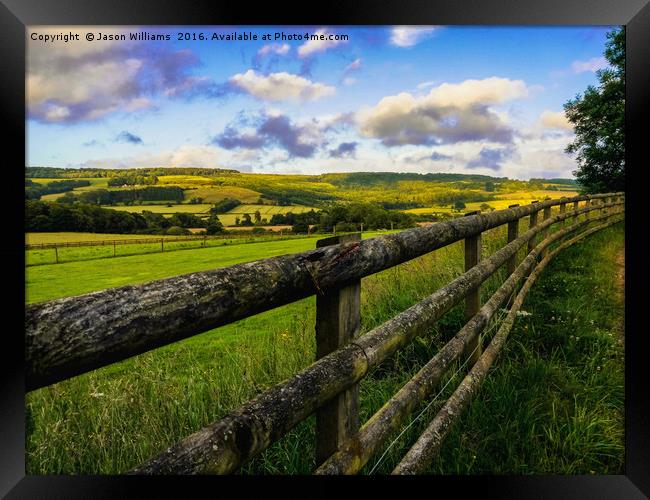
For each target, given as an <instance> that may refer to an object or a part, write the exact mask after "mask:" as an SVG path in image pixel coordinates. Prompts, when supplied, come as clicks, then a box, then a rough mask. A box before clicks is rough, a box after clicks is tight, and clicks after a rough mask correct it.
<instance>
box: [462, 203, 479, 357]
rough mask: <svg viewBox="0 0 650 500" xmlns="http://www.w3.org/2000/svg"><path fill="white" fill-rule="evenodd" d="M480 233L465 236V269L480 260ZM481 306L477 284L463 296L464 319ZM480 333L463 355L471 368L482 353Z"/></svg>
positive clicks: (470, 316) (468, 213)
mask: <svg viewBox="0 0 650 500" xmlns="http://www.w3.org/2000/svg"><path fill="white" fill-rule="evenodd" d="M480 213H481V211H480V210H476V211H473V212H467V213H466V214H465V217H469V216H471V215H478V214H480ZM481 247H482V245H481V233H479V234H477V235H476V236H470V237H469V238H465V271H466V272H467V271H469V270H470V269H471V268H472V267H474V266H475V265H476V264H478V263H479V262H480V260H481V249H482V248H481ZM480 308H481V286H480V285H479V286H477V287H476V288H475V289H474V290H472V291H471V292H470V293H469V295H467V297H466V298H465V321H469V320H470V319H471V318H472V317H473V316H474V315H475V314H476V313H477V312H478V311H479V309H480ZM482 351H483V349H482V344H481V335H480V334H479V335H477V336H476V338H475V339H474V340H473V341H472V342H470V344H468V346H467V348H466V349H465V356H470V361H469V365H468V366H469V367H470V368H471V367H472V366H474V364H475V363H476V362H477V361H478V359H479V358H480V357H481V354H482Z"/></svg>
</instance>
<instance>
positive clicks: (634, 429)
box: [0, 0, 650, 499]
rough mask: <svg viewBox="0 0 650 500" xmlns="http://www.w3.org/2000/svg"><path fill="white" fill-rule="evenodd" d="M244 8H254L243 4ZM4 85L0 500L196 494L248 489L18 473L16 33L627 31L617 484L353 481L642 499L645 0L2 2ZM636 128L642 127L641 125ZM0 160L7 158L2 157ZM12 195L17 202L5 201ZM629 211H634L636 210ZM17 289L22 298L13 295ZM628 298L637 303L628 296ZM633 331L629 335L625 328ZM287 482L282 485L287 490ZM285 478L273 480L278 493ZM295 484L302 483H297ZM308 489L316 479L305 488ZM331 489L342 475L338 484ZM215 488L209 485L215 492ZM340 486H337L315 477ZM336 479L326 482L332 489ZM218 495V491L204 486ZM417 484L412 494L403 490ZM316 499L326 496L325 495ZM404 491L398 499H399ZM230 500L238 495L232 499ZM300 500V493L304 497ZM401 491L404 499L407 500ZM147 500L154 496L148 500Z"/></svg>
mask: <svg viewBox="0 0 650 500" xmlns="http://www.w3.org/2000/svg"><path fill="white" fill-rule="evenodd" d="M253 5H254V6H253ZM0 12H1V13H0V19H1V21H0V22H1V24H0V27H1V28H0V36H1V37H2V43H1V44H0V47H1V50H2V58H1V59H0V61H2V63H3V64H2V65H3V78H2V85H1V86H0V88H1V89H2V90H0V94H1V96H2V97H1V98H2V105H1V109H2V113H3V115H4V116H3V118H4V119H3V121H4V125H5V127H6V128H5V130H6V131H5V132H4V137H5V141H3V142H4V152H5V155H4V158H5V165H4V167H5V168H4V171H3V175H6V176H8V177H9V182H10V185H11V187H10V188H9V189H8V191H10V192H11V194H6V195H5V198H6V199H7V203H6V204H5V211H4V214H6V217H3V219H6V220H5V231H6V233H5V234H9V233H11V237H8V238H5V241H4V243H3V245H0V252H2V254H3V257H4V258H3V260H2V262H3V263H4V264H5V269H6V268H8V269H9V270H10V271H12V272H10V273H9V278H8V280H9V283H7V284H6V285H5V287H4V288H5V290H6V291H9V293H7V294H5V300H4V305H5V308H6V309H5V311H6V312H5V314H6V315H8V316H9V318H10V321H9V322H6V321H5V323H4V324H5V325H6V327H5V330H4V332H5V335H4V336H3V339H2V340H3V343H4V346H3V349H0V351H2V354H3V360H2V363H1V364H0V370H2V384H1V386H0V387H1V389H0V422H1V428H0V495H7V498H41V497H42V498H90V497H92V498H102V497H104V496H108V497H132V496H143V492H145V491H146V496H154V495H156V493H155V492H158V493H160V494H161V496H178V495H180V494H184V495H187V494H190V495H195V494H196V495H198V494H199V491H201V490H199V489H198V487H197V485H198V486H208V487H209V489H208V490H207V491H208V492H211V493H212V492H213V494H223V493H224V492H223V491H222V490H221V489H220V488H221V487H222V486H221V485H226V484H228V485H231V486H237V487H238V488H241V486H242V485H243V484H244V480H246V481H245V484H246V485H251V484H255V483H256V482H257V481H259V478H256V479H257V481H251V480H250V478H248V477H246V478H245V477H241V476H240V477H231V478H213V477H201V478H188V477H157V478H149V477H126V476H26V475H25V415H24V397H25V389H24V388H25V384H24V366H23V364H24V363H23V357H24V356H23V353H24V343H23V320H22V318H23V317H24V316H21V311H23V310H24V287H25V281H24V280H25V276H24V258H25V257H24V246H23V245H24V221H23V218H22V215H21V214H20V213H16V210H15V208H14V207H16V206H22V203H23V193H22V190H21V189H19V187H20V186H22V177H23V173H22V171H21V169H19V168H18V164H20V162H21V161H23V160H24V159H25V141H26V136H25V123H26V122H25V104H24V103H25V41H26V40H25V27H26V26H30V25H39V24H40V25H113V24H114V25H156V24H158V25H192V24H196V25H198V24H200V25H242V24H264V25H292V24H297V25H314V26H321V25H377V24H393V25H394V24H420V25H422V24H433V25H475V24H481V25H565V26H566V25H626V27H627V30H626V32H627V34H626V36H627V40H626V51H627V53H626V163H627V165H628V172H627V182H626V218H627V219H628V221H627V224H626V228H627V230H626V235H625V238H626V267H627V272H626V290H625V292H626V308H625V309H626V312H625V322H626V324H627V327H628V328H627V330H628V332H629V334H628V335H626V367H625V368H626V371H625V375H626V389H625V398H626V404H625V409H626V410H625V414H626V416H625V429H626V436H625V475H612V476H471V477H467V476H459V477H453V476H427V477H422V478H413V479H409V478H402V479H401V480H400V479H398V478H396V479H392V478H384V477H380V478H373V479H372V480H371V481H369V480H368V478H365V480H364V478H359V480H364V482H363V483H362V485H361V486H363V488H364V489H365V488H366V487H367V486H369V485H370V484H371V483H373V484H378V485H379V486H380V487H381V488H384V487H385V486H387V485H388V483H395V482H396V483H397V486H398V487H399V488H400V489H403V488H404V486H406V485H405V484H404V483H402V481H410V480H413V481H416V482H418V483H420V482H422V481H426V482H427V484H426V485H425V486H426V490H424V491H429V492H430V494H436V495H439V494H443V493H442V492H441V490H450V491H453V494H454V495H459V494H460V495H461V496H465V495H472V494H477V495H481V497H482V498H554V499H560V498H592V499H601V498H603V499H605V498H625V499H633V498H647V497H648V496H649V495H650V465H649V464H650V431H649V428H650V425H648V424H649V423H650V422H649V420H650V397H649V395H648V394H649V393H648V389H647V385H646V383H645V382H646V378H647V377H645V376H644V375H646V373H647V371H646V369H645V363H644V362H645V361H646V359H645V358H646V357H647V356H646V354H645V351H644V349H643V337H644V336H645V335H646V332H645V331H644V328H642V327H643V326H644V325H645V323H644V319H645V316H644V313H643V310H642V306H641V307H639V306H640V302H641V301H642V300H645V297H644V296H643V287H642V286H641V284H642V283H643V282H644V279H645V278H644V276H643V273H642V271H643V266H642V264H643V262H644V261H643V258H644V257H645V255H644V253H645V252H644V251H643V246H641V245H642V238H643V230H644V224H643V223H644V222H645V221H644V219H645V218H644V217H643V212H642V207H641V206H640V205H641V201H642V200H643V194H642V193H641V189H642V183H641V182H640V179H641V176H642V169H643V168H644V167H646V165H647V164H648V160H647V156H642V154H643V153H644V151H645V148H644V146H646V143H647V142H648V141H647V138H646V137H645V136H646V133H645V132H644V129H645V128H646V125H647V117H648V116H650V113H648V111H649V110H648V108H649V104H648V103H649V102H650V99H649V98H648V94H649V92H648V91H649V90H650V77H649V71H648V67H649V66H650V43H649V39H650V35H649V34H650V5H648V4H647V0H618V1H612V0H589V1H584V0H583V1H580V0H552V1H546V2H544V3H535V2H533V1H531V0H525V1H524V0H481V1H479V0H444V1H429V2H425V1H421V0H399V1H397V0H392V1H387V0H355V1H352V0H349V1H347V2H346V1H340V0H339V1H334V0H332V1H330V2H327V3H326V2H321V3H318V4H316V3H306V2H302V3H298V2H282V3H281V4H278V3H274V2H265V3H256V4H248V3H245V2H234V1H232V0H228V1H219V0H212V1H208V0H194V1H187V2H180V1H172V0H162V1H161V0H159V1H156V0H118V1H116V0H113V1H111V2H108V1H103V2H102V1H100V0H50V1H47V0H3V1H2V5H1V6H0ZM644 119H645V120H644ZM7 153H9V154H7ZM12 196H15V199H14V198H13V197H12ZM637 204H638V205H639V207H636V205H637ZM19 290H22V291H23V294H20V293H18V291H19ZM635 291H638V292H639V294H637V293H635ZM635 327H636V328H635ZM295 479H296V478H295V477H294V478H290V480H291V481H292V483H291V485H292V486H295V483H294V481H295ZM287 480H288V479H287V478H272V481H274V482H275V481H280V482H281V483H277V484H278V485H283V486H285V487H286V486H288V483H282V482H283V481H287ZM303 480H304V479H303ZM314 480H315V479H314ZM339 480H341V478H339ZM215 481H217V482H216V483H215ZM319 481H321V482H322V481H326V482H327V483H331V485H332V486H334V487H337V488H338V486H337V485H338V481H337V480H336V478H332V479H329V480H327V479H320V480H319ZM332 481H334V482H332ZM215 486H217V488H219V489H214V487H215ZM412 486H415V485H412ZM323 491H324V490H323ZM407 491H408V490H407ZM239 492H240V494H241V492H242V490H239ZM279 492H280V493H281V494H282V493H284V492H283V491H282V490H280V491H279ZM305 494H307V492H305ZM407 494H408V493H407ZM156 496H157V495H156Z"/></svg>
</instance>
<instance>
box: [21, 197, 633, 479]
mask: <svg viewBox="0 0 650 500" xmlns="http://www.w3.org/2000/svg"><path fill="white" fill-rule="evenodd" d="M569 204H570V205H569ZM567 206H570V208H571V209H570V210H567ZM553 207H559V210H558V211H557V213H556V214H555V215H553V213H552V211H551V209H552V208H553ZM540 212H542V214H543V218H542V219H541V220H539V218H538V213H540ZM622 214H624V194H623V193H609V194H601V195H591V196H588V195H587V196H576V197H572V198H562V199H560V200H549V201H544V202H533V203H531V204H530V205H525V206H516V205H513V206H511V207H510V208H508V209H507V210H499V211H494V212H491V213H488V214H481V213H472V214H467V216H465V217H461V218H459V219H455V220H452V221H449V222H441V223H438V224H433V225H431V226H427V227H419V228H414V229H409V230H405V231H401V232H399V233H394V234H390V235H385V236H380V237H376V238H370V239H367V240H363V241H360V240H359V239H358V237H355V236H354V235H347V236H339V237H334V238H328V239H325V240H321V241H320V242H319V243H318V244H317V248H316V249H315V250H311V251H308V252H303V253H299V254H293V255H284V256H280V257H273V258H269V259H263V260H259V261H255V262H249V263H245V264H238V265H235V266H231V267H226V268H221V269H215V270H210V271H203V272H197V273H192V274H187V275H183V276H177V277H173V278H168V279H163V280H159V281H154V282H150V283H146V284H143V285H138V286H124V287H119V288H113V289H109V290H104V291H99V292H93V293H89V294H86V295H81V296H78V297H69V298H63V299H57V300H53V301H50V302H44V303H39V304H34V305H29V306H27V307H26V314H25V327H26V330H25V353H26V354H25V356H26V385H27V390H34V389H37V388H39V387H43V386H45V385H49V384H53V383H55V382H58V381H61V380H65V379H67V378H70V377H72V376H75V375H78V374H81V373H84V372H87V371H90V370H94V369H96V368H99V367H102V366H106V365H109V364H111V363H114V362H116V361H120V360H123V359H126V358H128V357H130V356H134V355H136V354H139V353H142V352H145V351H148V350H151V349H154V348H157V347H160V346H162V345H166V344H169V343H172V342H176V341H178V340H181V339H183V338H186V337H189V336H192V335H196V334H199V333H202V332H205V331H207V330H210V329H213V328H215V327H218V326H221V325H225V324H228V323H231V322H233V321H236V320H239V319H243V318H246V317H249V316H252V315H254V314H258V313H260V312H263V311H266V310H270V309H273V308H275V307H278V306H281V305H285V304H288V303H291V302H294V301H296V300H299V299H302V298H305V297H308V296H311V295H316V296H317V301H316V307H317V310H316V343H317V361H316V362H314V363H313V364H312V365H310V366H309V367H307V368H305V369H304V370H302V371H301V372H299V373H298V374H296V375H294V376H293V377H291V378H289V379H288V380H286V381H284V382H282V383H280V384H277V385H275V386H273V387H271V388H270V389H268V390H266V391H265V392H263V393H262V394H260V395H258V396H257V397H255V398H254V399H252V400H250V401H248V402H247V403H246V404H244V405H243V406H242V407H240V408H238V409H236V410H234V411H232V412H230V413H229V414H227V415H226V416H225V417H223V418H222V419H221V420H219V421H217V422H215V423H213V424H211V425H209V426H207V427H205V428H203V429H201V430H199V431H197V432H196V433H194V434H192V435H190V436H188V437H187V438H185V439H184V440H182V441H181V442H179V443H177V444H175V445H174V446H172V447H170V448H169V449H167V450H166V451H165V452H164V453H162V454H161V455H159V456H157V457H153V458H151V459H150V460H149V461H148V462H146V463H144V464H142V465H140V466H139V467H137V468H135V469H134V470H132V471H130V473H131V474H206V473H217V474H225V473H231V472H233V471H236V470H237V469H238V468H239V467H240V466H241V465H242V464H244V463H245V462H247V461H248V460H250V459H251V458H253V457H254V456H256V455H258V454H259V453H261V452H262V451H263V450H265V449H266V448H268V447H269V446H270V445H271V444H272V443H274V442H276V441H277V440H278V439H280V438H281V437H282V436H284V435H285V434H286V433H287V432H288V431H289V430H291V429H292V428H293V427H294V426H295V425H297V424H298V423H299V422H301V421H302V420H304V419H306V418H307V417H309V416H310V415H312V414H314V413H315V414H316V463H317V469H316V470H315V473H317V474H351V473H356V472H358V471H359V470H360V469H361V468H362V467H363V466H364V465H365V464H366V463H367V462H368V460H369V459H370V458H371V457H372V456H373V455H374V454H375V453H376V452H377V451H378V450H379V449H380V448H381V446H382V445H383V444H384V443H385V442H386V440H387V439H388V437H389V436H390V435H391V434H392V433H393V432H395V431H397V430H399V428H400V426H401V425H402V423H403V422H404V421H405V420H406V418H407V417H408V416H409V415H410V414H411V413H412V412H413V411H414V410H415V409H416V408H417V407H418V406H419V405H420V404H422V402H424V401H426V400H427V398H429V397H430V396H431V394H432V393H433V391H434V390H435V389H436V388H437V386H438V385H439V382H440V380H441V378H442V377H443V375H444V374H445V373H446V372H447V371H448V370H449V369H450V368H451V366H452V365H453V363H455V362H456V361H460V360H463V359H464V360H466V361H467V362H469V363H470V364H469V366H470V372H469V373H468V375H467V377H466V378H465V379H464V380H463V382H462V383H461V384H460V385H459V387H458V388H457V389H456V391H455V392H454V393H453V395H452V396H451V397H450V398H449V399H448V400H447V401H446V403H445V404H444V406H443V407H442V409H441V410H440V411H439V412H438V414H437V415H436V416H435V418H434V419H433V421H432V422H431V424H430V425H429V427H428V428H427V429H426V430H425V432H424V433H423V434H422V436H421V437H420V438H419V439H418V440H417V442H416V443H415V444H414V445H413V447H412V448H411V449H410V451H409V452H408V453H407V455H406V456H405V457H404V458H403V459H402V461H401V462H400V463H399V465H398V466H397V467H396V469H395V470H394V473H396V474H413V473H418V472H422V471H423V470H424V469H425V468H426V466H427V465H428V463H429V462H430V460H431V457H432V456H433V455H434V453H435V452H436V451H437V449H439V447H440V445H441V443H442V441H443V439H444V437H445V436H446V433H447V432H448V430H449V429H450V427H451V424H452V423H453V422H454V420H455V419H456V418H457V417H458V415H459V414H460V412H461V411H462V409H463V408H465V407H466V405H467V404H468V402H469V401H470V399H471V397H472V396H473V395H474V394H475V393H476V391H477V390H478V388H479V387H480V384H481V382H482V380H483V379H484V378H485V376H486V373H487V370H488V368H489V367H490V365H491V364H492V363H493V362H494V359H495V358H496V355H497V354H498V352H499V350H500V348H501V346H502V345H503V343H504V342H505V339H506V337H507V335H508V332H509V331H510V329H511V327H512V324H513V322H514V319H515V317H516V314H517V311H518V310H519V308H520V307H521V304H522V303H523V300H524V298H525V296H526V294H527V292H528V291H529V290H530V287H531V286H532V284H533V283H534V281H535V280H536V279H537V277H538V276H539V274H540V272H541V271H542V269H543V268H544V266H546V264H547V263H548V262H549V261H550V259H552V258H553V257H554V256H555V255H556V254H557V253H558V252H560V251H561V250H562V249H563V248H566V247H567V246H569V245H571V244H573V243H575V242H576V241H578V240H580V239H582V238H584V237H586V236H587V235H589V234H592V233H594V232H596V231H598V230H601V229H603V228H605V227H608V226H610V225H612V224H615V223H617V222H619V221H620V220H622V217H623V215H622ZM523 218H528V229H527V230H526V231H524V232H522V234H520V232H519V229H520V228H519V226H520V220H521V219H523ZM505 224H507V226H508V236H507V239H508V241H507V244H505V245H504V246H503V247H501V248H500V249H499V250H497V251H496V252H495V253H494V254H493V255H491V256H490V257H489V258H487V259H485V260H481V259H480V256H481V236H482V234H483V233H484V232H485V231H487V230H489V229H492V228H496V227H499V226H502V225H505ZM594 224H595V225H594ZM553 225H557V226H559V227H558V228H557V230H556V231H554V232H552V233H551V232H550V228H551V226H553ZM567 237H569V239H567ZM538 238H539V239H541V241H539V242H537V239H538ZM460 240H464V241H465V266H466V272H465V273H464V274H462V275H461V276H459V277H457V278H456V279H454V280H453V281H451V282H450V283H449V284H447V285H445V286H444V287H442V288H440V289H438V290H436V291H435V292H434V293H432V294H431V295H430V296H428V297H426V298H425V299H423V300H422V301H420V302H418V303H417V304H415V305H413V306H412V307H410V308H408V309H407V310H405V311H403V312H402V313H400V314H398V315H397V316H395V317H394V318H392V319H391V320H389V321H387V322H386V323H384V324H382V325H380V326H378V327H376V328H374V329H372V330H371V331H369V332H367V333H366V334H364V335H362V336H359V324H360V301H359V294H360V284H361V278H362V277H365V276H368V275H370V274H374V273H376V272H379V271H382V270H384V269H388V268H390V267H393V266H396V265H398V264H401V263H403V262H406V261H409V260H411V259H414V258H416V257H419V256H421V255H424V254H426V253H429V252H432V251H434V250H436V249H439V248H442V247H444V246H446V245H449V244H451V243H454V242H457V241H460ZM552 244H558V245H559V246H557V248H555V249H553V250H551V245H552ZM524 246H526V248H527V250H528V255H527V256H526V257H525V258H524V259H523V260H522V261H521V262H519V263H517V253H518V250H519V249H521V248H523V247H524ZM504 265H505V266H506V270H507V273H508V278H507V279H506V280H505V281H504V283H503V284H502V285H501V286H500V287H499V288H498V290H497V291H496V292H495V293H494V294H493V295H492V296H491V297H490V299H489V300H488V301H487V302H486V303H485V304H483V305H481V303H480V294H479V291H480V286H481V284H482V283H483V282H484V281H485V280H486V279H487V278H489V277H490V276H492V275H493V274H494V273H495V272H496V271H497V270H498V269H499V268H500V267H501V266H504ZM520 282H523V286H521V288H520V289H519V285H520ZM513 296H514V297H515V298H514V302H513V304H512V306H511V308H510V310H509V312H508V315H507V316H506V318H505V320H504V321H503V323H502V324H501V326H500V328H499V330H498V332H497V333H496V335H495V336H494V337H493V338H492V340H491V342H490V343H489V345H488V346H487V348H486V349H485V351H483V342H482V340H483V339H482V335H481V332H482V331H483V330H484V329H485V327H486V326H487V325H488V323H489V322H490V320H491V319H492V318H493V317H494V315H495V313H496V312H497V311H498V310H499V308H500V307H502V306H503V305H504V304H506V303H507V302H508V300H509V299H510V298H512V297H513ZM463 299H464V300H465V316H466V319H467V323H466V324H465V326H464V327H463V328H462V329H461V330H460V331H459V332H458V333H457V334H456V335H455V336H454V337H453V338H452V339H451V340H450V341H449V342H447V343H446V344H445V345H444V346H443V347H442V348H441V349H440V350H439V351H438V352H437V353H436V355H435V356H434V357H433V358H432V359H431V360H430V361H429V362H428V363H427V364H426V365H425V366H424V367H422V369H421V370H420V371H419V372H418V373H417V374H416V375H415V376H414V377H413V378H412V379H411V380H410V381H409V382H408V383H407V384H406V385H404V387H403V388H402V389H400V390H399V391H398V392H397V393H396V394H395V395H394V396H393V397H392V398H391V399H390V400H389V401H388V402H387V403H386V404H385V405H384V406H383V407H382V408H381V409H380V410H379V411H378V412H377V413H375V414H374V415H373V416H372V417H371V418H370V419H369V420H368V421H367V422H365V423H363V425H360V422H359V413H358V408H359V403H358V398H359V396H358V383H359V381H360V380H361V379H362V378H363V377H364V376H366V375H367V374H368V372H369V370H370V368H372V367H374V366H376V365H378V364H379V363H381V362H382V361H383V360H385V359H386V358H388V357H389V356H391V355H392V354H394V353H395V352H396V351H398V350H399V349H401V348H402V347H404V346H405V345H407V344H408V343H409V342H410V341H411V340H412V339H414V338H415V337H416V336H418V335H423V334H425V333H426V332H427V330H428V329H429V328H430V327H431V326H432V325H433V324H434V323H435V322H436V321H437V320H438V319H439V318H440V317H441V316H442V315H443V314H444V313H445V312H447V311H449V310H450V309H451V308H452V307H453V306H454V305H456V304H458V303H459V302H460V301H461V300H463ZM217 334H218V333H217Z"/></svg>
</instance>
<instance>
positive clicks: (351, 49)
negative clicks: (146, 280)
mask: <svg viewBox="0 0 650 500" xmlns="http://www.w3.org/2000/svg"><path fill="white" fill-rule="evenodd" d="M611 29H612V27H606V26H599V27H585V26H581V27H498V26H495V27H469V26H468V27H463V26H435V27H434V26H431V27H428V26H418V27H413V26H412V27H400V26H385V27H324V26H322V27H275V26H268V27H260V26H257V27H210V26H207V27H197V26H192V27H168V28H166V27H135V26H128V27H98V26H92V27H79V26H75V27H61V26H57V27H51V26H50V27H43V26H33V27H31V28H30V29H29V31H28V54H27V57H28V71H27V79H26V87H27V116H28V118H27V164H28V165H32V166H36V165H45V166H56V167H102V168H124V167H152V166H197V167H222V168H235V169H238V170H240V171H245V172H264V173H305V174H318V173H323V172H346V171H347V172H352V171H393V172H421V173H426V172H457V173H479V174H489V175H496V176H508V177H511V178H520V179H528V178H530V177H547V178H550V177H571V176H572V175H571V172H572V170H575V168H576V164H575V161H574V159H573V157H572V156H570V155H568V154H566V153H564V148H565V146H566V145H567V144H568V143H569V142H571V140H572V137H573V132H572V129H571V126H570V124H569V123H568V122H567V121H566V119H565V117H564V114H563V107H562V105H563V104H564V103H565V102H566V101H567V100H568V99H571V98H574V97H575V96H576V94H578V93H581V92H583V91H584V90H585V89H586V87H587V86H588V85H594V84H596V83H597V78H596V73H595V72H596V70H598V69H601V68H604V67H606V61H605V60H604V58H603V50H604V46H605V42H606V36H605V35H606V33H607V31H609V30H611ZM233 32H235V33H237V34H243V33H247V34H248V33H254V34H256V35H257V37H258V40H246V41H243V40H235V41H232V40H231V41H224V40H220V39H218V38H217V39H211V38H212V36H213V34H215V33H216V34H219V35H222V36H223V35H226V34H231V33H233ZM68 33H73V34H79V39H80V40H78V41H77V40H70V41H68V42H65V41H64V40H62V39H55V40H54V41H50V40H47V41H46V40H45V36H46V35H49V36H55V35H57V34H68ZM87 33H92V34H93V35H94V36H95V40H94V41H87V40H86V34H87ZM100 33H102V34H112V35H124V36H125V37H126V40H109V41H106V40H98V38H99V34H100ZM137 33H147V34H149V35H166V34H168V35H170V36H169V38H170V39H169V40H155V41H152V40H142V41H138V40H135V41H133V40H130V39H129V38H130V35H131V34H137ZM178 33H188V34H189V36H190V38H194V36H196V37H198V36H199V34H203V36H204V37H205V38H206V40H182V41H179V40H177V37H178ZM276 33H284V34H286V35H295V34H300V35H304V34H305V33H307V34H310V35H313V34H316V35H319V36H320V38H321V39H320V40H305V39H303V40H273V38H274V37H275V34H276ZM264 35H269V36H270V38H271V40H264V39H262V38H263V36H264ZM321 35H322V36H321ZM337 35H338V36H339V38H340V35H347V40H336V39H335V37H336V36H337Z"/></svg>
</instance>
